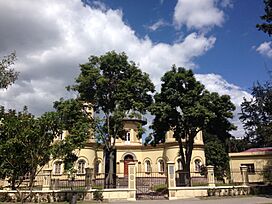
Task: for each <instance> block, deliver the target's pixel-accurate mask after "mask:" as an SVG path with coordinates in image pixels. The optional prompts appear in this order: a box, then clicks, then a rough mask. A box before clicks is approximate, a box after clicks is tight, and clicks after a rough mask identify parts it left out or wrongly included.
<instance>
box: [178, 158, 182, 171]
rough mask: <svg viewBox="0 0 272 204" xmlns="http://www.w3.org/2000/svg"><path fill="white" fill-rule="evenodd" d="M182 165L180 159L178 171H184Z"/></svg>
mask: <svg viewBox="0 0 272 204" xmlns="http://www.w3.org/2000/svg"><path fill="white" fill-rule="evenodd" d="M182 169H183V168H182V163H181V159H178V170H179V171H180V170H182Z"/></svg>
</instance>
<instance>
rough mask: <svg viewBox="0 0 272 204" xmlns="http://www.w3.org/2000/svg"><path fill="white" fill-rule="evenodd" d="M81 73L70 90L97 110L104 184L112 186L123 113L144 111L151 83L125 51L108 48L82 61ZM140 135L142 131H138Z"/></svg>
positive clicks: (149, 98) (127, 115) (96, 131)
mask: <svg viewBox="0 0 272 204" xmlns="http://www.w3.org/2000/svg"><path fill="white" fill-rule="evenodd" d="M80 67H81V73H80V75H79V76H78V78H77V79H76V84H75V85H74V86H73V87H72V89H73V90H76V91H78V92H79V96H80V99H81V100H83V101H86V102H88V103H90V104H92V106H93V109H94V111H95V112H96V118H98V119H96V121H97V123H96V124H97V125H96V127H95V134H96V136H97V137H98V140H99V141H100V142H102V143H103V144H104V147H105V155H104V156H105V158H106V161H108V162H106V163H108V164H109V168H106V169H105V172H106V187H107V188H112V187H114V186H115V181H114V175H113V174H114V172H115V168H114V164H115V140H116V139H117V138H122V139H124V135H125V134H124V130H123V119H124V117H137V114H139V113H140V114H143V113H145V111H146V109H147V107H148V106H149V105H150V104H151V103H152V96H151V95H150V93H151V92H153V91H154V85H153V84H152V82H151V81H150V79H149V76H148V75H147V74H146V73H144V72H142V71H141V70H140V69H139V68H138V67H137V66H136V64H135V63H134V62H132V61H130V62H128V57H127V56H126V54H125V53H121V54H117V53H116V52H114V51H112V52H108V53H106V54H105V55H102V56H100V57H97V56H91V57H90V58H89V61H88V62H87V63H85V64H81V65H80ZM138 136H139V137H140V136H141V135H138Z"/></svg>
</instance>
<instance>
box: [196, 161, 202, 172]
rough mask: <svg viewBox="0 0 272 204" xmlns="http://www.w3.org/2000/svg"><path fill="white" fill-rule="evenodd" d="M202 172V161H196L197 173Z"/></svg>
mask: <svg viewBox="0 0 272 204" xmlns="http://www.w3.org/2000/svg"><path fill="white" fill-rule="evenodd" d="M200 170H201V161H200V160H199V159H196V160H195V171H196V172H200Z"/></svg>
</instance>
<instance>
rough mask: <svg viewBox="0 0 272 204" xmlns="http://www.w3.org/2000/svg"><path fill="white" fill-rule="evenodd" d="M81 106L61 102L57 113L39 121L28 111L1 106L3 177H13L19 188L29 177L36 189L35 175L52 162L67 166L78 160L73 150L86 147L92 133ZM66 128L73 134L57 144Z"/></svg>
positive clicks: (76, 103)
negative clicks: (59, 159)
mask: <svg viewBox="0 0 272 204" xmlns="http://www.w3.org/2000/svg"><path fill="white" fill-rule="evenodd" d="M71 104H73V105H71ZM69 105H70V106H69ZM80 107H82V106H81V105H80V102H78V101H76V100H73V99H71V100H68V101H63V100H60V101H59V102H56V104H55V108H56V110H57V111H56V112H47V113H44V114H43V115H42V116H40V117H37V118H35V117H34V116H33V115H32V114H30V113H29V112H28V111H27V108H24V110H23V111H22V112H16V111H15V110H8V111H5V109H4V107H1V109H0V118H1V124H0V177H1V178H5V177H8V178H10V180H11V183H12V187H13V188H14V189H15V188H17V187H18V186H19V185H20V183H21V182H22V180H23V179H24V176H25V175H27V174H28V175H29V176H30V182H29V187H30V188H32V184H33V181H34V179H35V176H36V175H37V174H38V172H39V171H40V170H41V169H42V167H43V166H44V165H45V164H47V163H48V162H49V161H50V159H52V158H56V157H60V158H62V159H63V160H64V161H65V162H66V163H67V164H68V163H69V162H70V163H71V162H73V161H75V160H76V159H77V157H75V155H74V154H73V150H74V149H77V148H81V147H83V145H84V142H85V141H86V139H87V138H88V136H89V130H90V125H89V124H90V120H89V117H88V115H86V114H85V113H84V112H83V111H82V109H80ZM69 113H71V115H69ZM72 113H73V114H72ZM71 121H73V122H72V123H69V122H71ZM67 124H69V125H67ZM64 128H67V130H68V131H69V133H70V134H69V135H68V136H67V137H66V138H65V139H63V140H61V141H55V139H56V138H57V137H59V136H60V135H62V133H63V130H64ZM68 166H69V165H68Z"/></svg>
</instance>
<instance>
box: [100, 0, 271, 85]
mask: <svg viewBox="0 0 272 204" xmlns="http://www.w3.org/2000/svg"><path fill="white" fill-rule="evenodd" d="M102 2H104V3H105V5H106V6H108V7H109V8H112V9H120V10H122V11H123V16H124V17H123V18H124V21H125V22H126V23H127V24H128V25H129V26H130V27H132V28H133V29H134V30H135V32H136V33H137V35H138V36H140V37H142V38H143V37H145V36H149V37H150V39H152V41H153V42H158V43H159V42H165V43H170V44H171V43H173V42H175V41H177V40H179V38H180V37H181V36H183V35H184V36H186V35H187V34H189V33H190V32H192V31H198V30H197V29H189V30H188V29H187V28H186V27H185V26H183V27H182V28H181V29H176V28H175V26H174V25H173V23H172V20H173V11H174V8H175V6H176V4H177V1H173V0H171V1H159V0H149V1H145V0H140V1H123V0H115V1H110V0H104V1H102ZM229 3H230V5H229V6H227V7H226V8H222V10H223V11H224V13H225V20H224V23H222V25H221V26H218V27H214V28H212V29H211V30H210V31H209V32H208V33H209V35H214V36H215V37H216V43H215V45H214V47H213V48H212V49H211V50H209V51H208V52H207V53H205V55H203V56H201V57H199V58H197V59H195V62H196V63H197V65H198V68H197V69H196V70H195V73H201V74H207V73H216V74H220V75H222V76H223V77H224V79H226V80H227V81H228V82H230V83H234V84H236V85H239V86H241V87H242V88H244V89H250V87H252V85H253V83H254V82H256V81H261V82H264V81H266V80H267V79H268V75H267V68H269V67H272V66H271V65H272V64H271V59H269V58H267V57H266V56H262V55H260V54H259V53H258V52H256V49H254V48H256V47H257V46H259V45H260V44H261V43H262V42H264V41H269V40H270V38H269V37H268V35H266V34H264V33H263V32H261V31H258V30H257V29H256V27H255V26H256V24H257V23H259V22H261V20H260V18H259V17H260V16H261V15H263V14H264V4H263V2H262V1H261V0H236V1H229ZM159 20H163V21H164V22H165V23H166V24H167V25H164V26H162V27H160V28H158V29H157V30H155V31H152V30H150V29H149V27H150V26H151V25H152V24H155V23H156V22H158V21H159ZM266 66H267V68H266Z"/></svg>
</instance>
